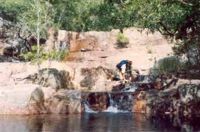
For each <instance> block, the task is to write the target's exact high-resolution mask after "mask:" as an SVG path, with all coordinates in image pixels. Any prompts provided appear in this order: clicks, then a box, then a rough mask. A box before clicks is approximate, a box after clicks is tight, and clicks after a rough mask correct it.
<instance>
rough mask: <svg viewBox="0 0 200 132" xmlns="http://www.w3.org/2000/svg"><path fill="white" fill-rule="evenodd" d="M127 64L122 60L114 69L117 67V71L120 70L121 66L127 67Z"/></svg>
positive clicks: (126, 61)
mask: <svg viewBox="0 0 200 132" xmlns="http://www.w3.org/2000/svg"><path fill="white" fill-rule="evenodd" d="M127 64H128V60H122V61H120V63H118V64H117V65H116V67H117V68H118V69H119V70H121V68H122V66H123V65H127Z"/></svg>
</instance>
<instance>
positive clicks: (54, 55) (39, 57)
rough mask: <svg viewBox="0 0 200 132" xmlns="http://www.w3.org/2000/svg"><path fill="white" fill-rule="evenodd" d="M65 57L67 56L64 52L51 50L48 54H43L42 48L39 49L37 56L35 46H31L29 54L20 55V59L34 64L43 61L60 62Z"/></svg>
mask: <svg viewBox="0 0 200 132" xmlns="http://www.w3.org/2000/svg"><path fill="white" fill-rule="evenodd" d="M66 55H67V52H66V51H56V50H53V51H50V52H45V51H44V49H43V48H42V47H40V52H39V54H37V46H33V47H32V50H31V51H30V52H26V53H23V54H21V57H22V58H23V59H24V60H25V61H31V62H33V63H36V62H42V61H44V60H57V61H62V60H63V59H64V58H65V56H66Z"/></svg>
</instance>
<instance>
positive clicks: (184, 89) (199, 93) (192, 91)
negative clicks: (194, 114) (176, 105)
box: [178, 84, 200, 103]
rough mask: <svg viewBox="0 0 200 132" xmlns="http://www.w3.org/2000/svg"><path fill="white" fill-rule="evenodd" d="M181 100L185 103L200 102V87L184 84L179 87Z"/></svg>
mask: <svg viewBox="0 0 200 132" xmlns="http://www.w3.org/2000/svg"><path fill="white" fill-rule="evenodd" d="M178 93H179V95H180V100H181V102H183V103H188V102H190V101H196V100H197V101H198V100H200V85H195V84H183V85H180V86H179V87H178Z"/></svg>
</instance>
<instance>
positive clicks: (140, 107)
mask: <svg viewBox="0 0 200 132" xmlns="http://www.w3.org/2000/svg"><path fill="white" fill-rule="evenodd" d="M132 112H137V113H145V112H146V100H136V101H135V102H134V105H133V109H132Z"/></svg>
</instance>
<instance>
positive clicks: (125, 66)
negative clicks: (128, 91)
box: [116, 60, 132, 81]
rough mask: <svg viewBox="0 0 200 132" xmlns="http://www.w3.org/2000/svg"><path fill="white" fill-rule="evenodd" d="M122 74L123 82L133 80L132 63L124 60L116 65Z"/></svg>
mask: <svg viewBox="0 0 200 132" xmlns="http://www.w3.org/2000/svg"><path fill="white" fill-rule="evenodd" d="M116 67H117V69H118V70H119V73H120V79H121V80H123V81H127V80H131V79H132V78H131V77H132V73H131V69H132V61H130V60H122V61H120V62H119V63H118V64H117V65H116Z"/></svg>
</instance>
